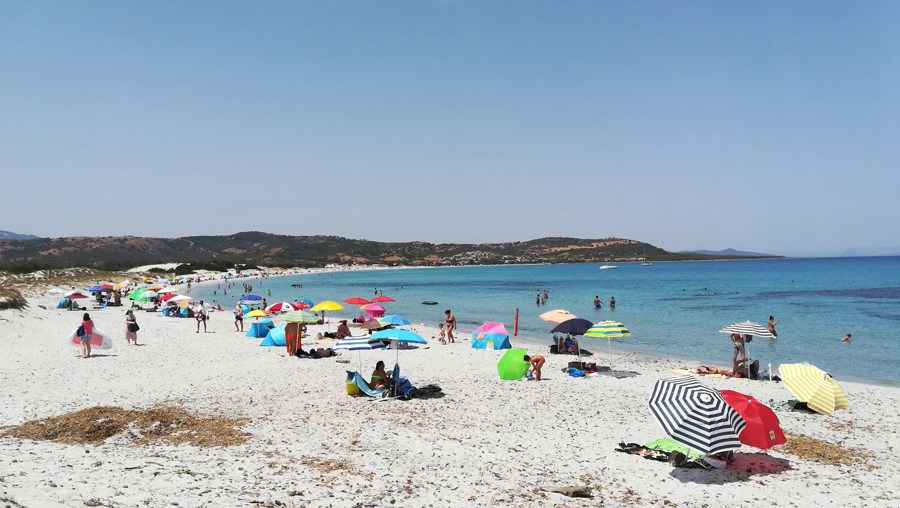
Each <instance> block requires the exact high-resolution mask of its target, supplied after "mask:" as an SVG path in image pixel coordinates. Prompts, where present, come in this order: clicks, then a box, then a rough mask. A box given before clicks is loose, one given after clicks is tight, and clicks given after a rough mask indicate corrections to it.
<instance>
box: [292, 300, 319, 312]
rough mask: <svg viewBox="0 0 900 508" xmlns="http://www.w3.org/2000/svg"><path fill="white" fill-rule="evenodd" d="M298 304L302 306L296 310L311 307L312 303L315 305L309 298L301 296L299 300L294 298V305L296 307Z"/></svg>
mask: <svg viewBox="0 0 900 508" xmlns="http://www.w3.org/2000/svg"><path fill="white" fill-rule="evenodd" d="M300 304H303V306H302V307H300V308H299V309H297V310H303V309H306V308H309V307H312V306H313V305H315V302H313V301H312V300H310V299H309V298H301V299H299V300H294V307H297V306H298V305H300Z"/></svg>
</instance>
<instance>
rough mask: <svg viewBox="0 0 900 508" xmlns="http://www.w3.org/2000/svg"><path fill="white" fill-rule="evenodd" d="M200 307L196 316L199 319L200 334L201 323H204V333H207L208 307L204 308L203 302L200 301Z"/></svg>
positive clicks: (198, 331)
mask: <svg viewBox="0 0 900 508" xmlns="http://www.w3.org/2000/svg"><path fill="white" fill-rule="evenodd" d="M199 307H200V308H199V309H197V311H196V314H195V315H194V316H195V317H196V318H197V333H200V323H203V333H206V307H204V306H203V300H200V305H199Z"/></svg>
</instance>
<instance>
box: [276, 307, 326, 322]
mask: <svg viewBox="0 0 900 508" xmlns="http://www.w3.org/2000/svg"><path fill="white" fill-rule="evenodd" d="M281 317H282V319H284V320H285V321H287V322H288V323H318V322H319V316H318V315H317V314H313V313H312V312H306V311H305V310H292V311H291V312H286V313H285V314H284V315H283V316H281Z"/></svg>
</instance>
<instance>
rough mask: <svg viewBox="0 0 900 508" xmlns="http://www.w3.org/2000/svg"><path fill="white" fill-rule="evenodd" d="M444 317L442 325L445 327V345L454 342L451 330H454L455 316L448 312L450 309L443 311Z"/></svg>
mask: <svg viewBox="0 0 900 508" xmlns="http://www.w3.org/2000/svg"><path fill="white" fill-rule="evenodd" d="M444 314H445V315H446V317H444V323H445V324H446V325H447V343H450V342H456V340H454V339H453V329H454V328H456V316H454V315H453V313H452V312H450V309H447V310H445V311H444Z"/></svg>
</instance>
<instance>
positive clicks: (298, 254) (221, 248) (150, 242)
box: [0, 232, 740, 273]
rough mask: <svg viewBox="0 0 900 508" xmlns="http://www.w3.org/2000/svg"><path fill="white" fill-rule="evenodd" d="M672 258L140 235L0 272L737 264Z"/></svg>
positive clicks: (9, 260) (540, 246)
mask: <svg viewBox="0 0 900 508" xmlns="http://www.w3.org/2000/svg"><path fill="white" fill-rule="evenodd" d="M737 257H740V256H711V255H704V254H695V253H675V252H669V251H666V250H664V249H661V248H659V247H656V246H654V245H650V244H648V243H645V242H641V241H637V240H629V239H624V238H603V239H581V238H565V237H550V238H539V239H536V240H529V241H522V242H505V243H484V244H461V243H460V244H457V243H444V244H435V243H428V242H405V243H399V242H376V241H371V240H356V239H349V238H342V237H338V236H290V235H276V234H270V233H263V232H244V233H236V234H233V235H225V236H188V237H181V238H145V237H135V236H106V237H62V238H35V239H29V240H0V269H2V270H5V271H8V272H11V273H32V272H35V271H38V270H47V269H60V268H71V267H91V268H95V269H100V270H108V271H121V270H127V269H129V268H131V267H134V266H139V265H147V264H158V263H167V262H172V261H177V262H179V263H189V264H190V265H191V267H190V270H188V271H191V270H195V269H207V270H223V269H227V268H232V267H234V266H235V265H238V264H240V265H251V266H268V267H284V268H290V267H299V268H314V267H323V266H326V265H353V264H381V265H388V266H461V265H495V264H534V263H610V262H636V261H641V260H643V259H644V258H646V259H648V260H652V261H685V260H709V259H722V258H737Z"/></svg>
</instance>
